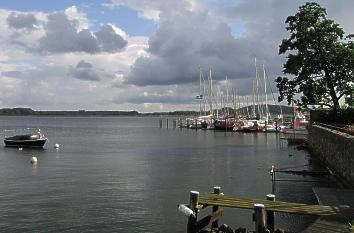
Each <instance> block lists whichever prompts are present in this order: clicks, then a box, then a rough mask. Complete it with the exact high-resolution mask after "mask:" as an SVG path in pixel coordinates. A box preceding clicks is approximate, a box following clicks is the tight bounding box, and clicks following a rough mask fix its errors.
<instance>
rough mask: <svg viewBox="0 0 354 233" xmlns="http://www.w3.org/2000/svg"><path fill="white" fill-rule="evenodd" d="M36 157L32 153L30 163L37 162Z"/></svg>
mask: <svg viewBox="0 0 354 233" xmlns="http://www.w3.org/2000/svg"><path fill="white" fill-rule="evenodd" d="M37 161H38V160H37V157H36V156H34V155H32V158H31V163H32V164H36V163H37Z"/></svg>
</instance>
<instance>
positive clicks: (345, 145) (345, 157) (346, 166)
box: [308, 125, 354, 187]
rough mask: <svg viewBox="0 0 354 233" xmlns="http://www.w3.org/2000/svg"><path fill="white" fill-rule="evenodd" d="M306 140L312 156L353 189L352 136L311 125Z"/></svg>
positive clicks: (353, 155)
mask: <svg viewBox="0 0 354 233" xmlns="http://www.w3.org/2000/svg"><path fill="white" fill-rule="evenodd" d="M308 140H309V146H310V148H311V150H312V151H313V152H314V154H315V155H316V156H318V157H319V158H320V160H322V162H324V163H326V164H327V165H328V166H329V167H330V168H331V169H332V170H334V172H336V174H337V175H339V176H340V177H342V178H344V179H345V180H346V181H347V182H348V183H349V185H350V186H352V187H354V136H352V135H349V134H346V133H342V132H339V131H336V130H332V129H328V128H325V127H322V126H319V125H311V126H310V127H309V135H308Z"/></svg>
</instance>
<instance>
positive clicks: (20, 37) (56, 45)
mask: <svg viewBox="0 0 354 233" xmlns="http://www.w3.org/2000/svg"><path fill="white" fill-rule="evenodd" d="M84 16H85V15H84V14H82V13H79V12H78V11H77V9H76V7H70V8H68V9H67V10H66V11H65V13H64V12H54V13H50V14H47V16H46V19H45V20H44V21H43V22H41V23H42V24H43V30H42V34H43V35H41V36H40V37H39V38H38V36H37V37H36V38H35V39H37V41H28V40H26V38H27V37H28V36H27V35H26V34H25V33H20V32H14V33H13V34H12V35H11V42H12V43H13V44H16V45H18V46H21V47H23V48H25V49H26V50H27V51H29V52H32V53H41V54H53V53H71V52H85V53H89V54H97V53H102V52H107V53H115V52H120V51H122V50H123V49H124V48H125V47H126V45H127V40H126V39H124V38H123V37H122V35H120V34H124V33H123V32H122V31H121V30H120V29H119V28H117V27H115V26H113V25H110V24H105V25H101V27H100V29H99V31H97V32H93V31H91V30H89V29H88V28H85V26H88V22H87V20H85V17H84ZM75 17H77V18H75ZM6 22H7V24H8V26H9V27H10V28H14V29H22V28H25V29H30V30H33V29H35V28H36V27H35V26H36V24H37V23H38V22H37V20H36V16H35V14H31V13H28V14H22V13H14V12H12V13H11V14H9V16H8V17H7V20H6ZM119 30H120V31H121V32H119ZM117 31H118V33H117ZM119 33H120V34H119ZM37 34H38V33H37ZM123 36H126V35H123Z"/></svg>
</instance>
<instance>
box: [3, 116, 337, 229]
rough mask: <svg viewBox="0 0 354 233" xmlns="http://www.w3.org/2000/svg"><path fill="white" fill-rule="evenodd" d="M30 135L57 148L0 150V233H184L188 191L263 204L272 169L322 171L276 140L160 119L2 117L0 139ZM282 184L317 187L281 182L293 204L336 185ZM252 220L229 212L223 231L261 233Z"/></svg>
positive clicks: (284, 222)
mask: <svg viewBox="0 0 354 233" xmlns="http://www.w3.org/2000/svg"><path fill="white" fill-rule="evenodd" d="M27 127H40V128H41V129H42V131H43V132H44V133H45V134H46V136H47V137H48V138H49V141H48V142H47V144H46V147H45V149H44V150H33V149H32V150H31V149H23V150H22V151H19V150H18V149H14V148H5V147H3V146H1V147H0V232H127V233H128V232H130V233H131V232H185V229H186V222H187V219H186V218H185V217H184V216H182V215H181V214H180V213H178V212H177V210H176V206H177V204H179V203H187V202H188V198H189V191H190V190H197V191H200V192H201V193H206V192H210V191H211V190H212V187H213V186H216V185H217V186H221V187H222V191H223V192H224V193H225V194H228V195H237V196H240V197H254V198H264V197H265V195H266V194H268V193H271V191H272V185H271V181H270V176H269V171H268V169H269V168H270V167H271V165H272V164H274V165H275V166H276V167H278V168H286V167H294V169H297V170H303V169H315V170H319V169H322V168H320V167H317V165H316V162H313V163H311V165H309V160H310V158H309V156H308V154H307V153H306V152H304V151H299V150H296V149H295V148H293V147H287V145H286V143H284V142H282V141H281V140H279V139H278V138H277V137H276V135H275V134H261V133H259V134H242V133H232V132H229V133H225V132H214V131H195V130H187V129H160V128H158V118H126V117H0V130H1V131H0V133H4V130H9V129H21V128H27ZM2 136H3V135H2ZM2 138H3V137H2ZM56 143H58V144H60V149H59V150H57V149H54V144H56ZM31 155H37V157H38V164H37V165H36V166H33V165H31V164H30V159H31ZM279 178H283V179H297V180H305V181H314V180H316V182H279V183H277V184H276V187H275V188H276V190H275V193H276V198H277V199H278V200H285V201H293V202H304V203H316V199H315V197H314V195H313V193H312V190H311V187H312V186H328V185H330V184H328V181H326V180H325V179H322V180H318V178H311V177H302V176H291V175H287V176H286V175H281V174H280V175H279ZM317 180H318V181H317ZM251 215H252V212H251V211H248V210H226V212H225V213H224V217H223V221H222V222H224V223H227V224H228V225H231V226H232V227H235V228H237V227H239V226H244V227H248V228H253V223H252V221H251ZM311 221H313V218H309V217H303V216H294V215H287V214H281V215H277V223H276V224H277V227H281V228H286V229H290V230H293V231H299V230H300V229H302V228H303V227H304V226H305V225H306V224H308V223H310V222H311Z"/></svg>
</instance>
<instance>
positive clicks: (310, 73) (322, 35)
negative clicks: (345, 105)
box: [275, 2, 354, 109]
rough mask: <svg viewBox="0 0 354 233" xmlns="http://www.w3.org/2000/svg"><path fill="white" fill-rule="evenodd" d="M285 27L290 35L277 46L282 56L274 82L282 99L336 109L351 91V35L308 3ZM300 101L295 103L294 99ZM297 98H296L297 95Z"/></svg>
mask: <svg viewBox="0 0 354 233" xmlns="http://www.w3.org/2000/svg"><path fill="white" fill-rule="evenodd" d="M285 23H286V24H287V27H286V29H287V30H288V31H289V32H290V33H291V35H290V37H289V38H288V39H283V41H282V43H281V45H280V46H279V54H286V55H287V61H286V63H285V64H284V65H283V68H284V69H283V73H284V74H287V75H289V77H291V78H288V77H278V78H277V79H276V80H275V81H276V82H277V87H278V89H279V92H280V96H279V101H282V100H284V99H285V98H286V99H287V101H288V104H290V103H291V101H294V103H296V104H298V105H302V106H307V105H325V106H329V107H331V108H333V109H338V108H339V99H340V98H341V97H343V96H345V95H348V94H350V93H351V91H352V90H353V88H354V41H353V38H354V35H347V36H345V32H344V30H343V29H342V28H341V27H340V26H339V24H336V23H335V22H334V21H333V20H331V19H328V18H327V12H326V9H324V8H322V7H321V6H320V5H319V4H317V3H314V2H311V3H306V4H304V5H303V6H300V7H299V11H298V12H297V13H296V14H295V15H294V16H289V17H288V18H287V19H286V21H285ZM296 94H300V96H301V97H300V98H298V99H295V95H296ZM297 96H298V95H297Z"/></svg>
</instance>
